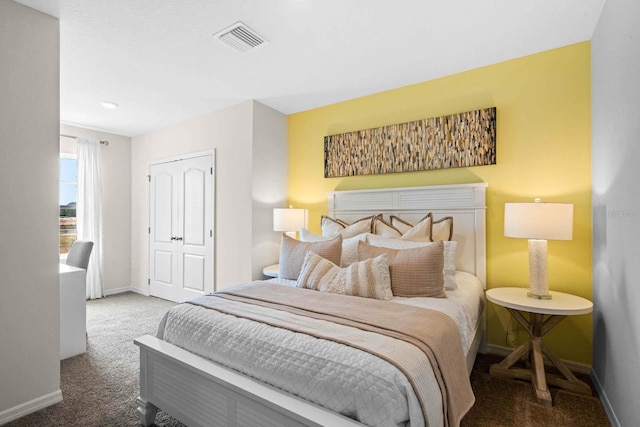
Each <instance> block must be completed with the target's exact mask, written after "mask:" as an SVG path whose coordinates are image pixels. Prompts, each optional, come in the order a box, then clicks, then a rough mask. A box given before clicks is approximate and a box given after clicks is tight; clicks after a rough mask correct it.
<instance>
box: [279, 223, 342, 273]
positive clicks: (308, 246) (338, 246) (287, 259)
mask: <svg viewBox="0 0 640 427" xmlns="http://www.w3.org/2000/svg"><path fill="white" fill-rule="evenodd" d="M309 251H312V252H314V253H316V254H318V255H320V256H321V257H323V258H326V259H328V260H329V261H331V262H333V263H334V264H339V263H340V257H341V256H342V236H340V235H338V236H336V237H335V238H333V239H331V240H327V241H324V242H301V241H300V240H296V239H293V238H291V237H289V236H287V235H286V234H283V235H282V242H281V244H280V269H279V272H278V276H279V277H280V278H281V279H290V280H297V279H298V276H299V275H300V269H301V268H302V264H303V263H304V256H305V255H306V253H307V252H309Z"/></svg>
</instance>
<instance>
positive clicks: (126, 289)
mask: <svg viewBox="0 0 640 427" xmlns="http://www.w3.org/2000/svg"><path fill="white" fill-rule="evenodd" d="M125 292H135V293H136V294H140V295H144V296H145V297H148V296H149V290H143V289H140V288H135V287H133V286H123V287H121V288H115V289H107V290H105V291H104V296H105V297H108V296H109V295H115V294H123V293H125Z"/></svg>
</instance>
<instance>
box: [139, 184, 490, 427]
mask: <svg viewBox="0 0 640 427" xmlns="http://www.w3.org/2000/svg"><path fill="white" fill-rule="evenodd" d="M485 188H486V184H461V185H448V186H430V187H412V188H397V189H383V190H354V191H335V192H331V193H329V194H328V215H329V216H330V217H332V218H341V219H342V220H344V221H346V222H350V221H356V220H357V219H360V218H363V217H366V216H367V215H372V214H375V215H378V214H382V215H383V216H384V217H387V218H389V217H390V216H395V217H397V218H402V219H403V220H405V221H406V222H407V223H416V222H418V221H420V220H421V219H422V218H423V217H424V215H425V212H431V213H432V214H433V215H434V217H435V218H439V217H451V218H453V221H454V228H453V240H454V241H456V242H457V250H456V255H455V264H456V270H458V271H457V272H456V279H457V280H458V281H460V283H461V284H462V283H465V282H469V283H471V284H469V285H468V286H467V285H464V286H463V285H461V287H460V288H459V289H457V290H456V291H451V292H450V291H447V298H446V299H444V300H445V301H446V304H449V305H450V306H451V307H450V308H445V309H444V311H445V312H446V311H447V310H453V311H451V312H448V313H446V314H447V315H448V316H450V317H454V318H455V317H456V316H457V317H465V315H464V313H466V311H465V310H463V311H462V312H459V313H458V314H456V313H455V306H456V301H457V300H458V299H460V300H461V301H462V300H464V299H465V298H466V301H473V300H474V299H475V300H476V303H475V304H476V308H475V309H474V310H475V312H476V314H475V315H474V316H471V317H473V319H472V320H470V323H469V322H468V323H467V324H466V326H465V327H460V331H461V332H460V333H461V335H460V336H461V338H460V340H461V343H460V346H461V347H462V349H463V352H464V355H463V356H462V357H463V363H462V365H463V366H462V368H460V369H461V370H464V368H465V367H466V372H465V374H468V373H469V372H470V371H471V368H472V367H473V362H474V360H475V356H476V354H477V352H478V351H479V350H480V351H483V349H484V333H485V328H484V325H485V313H484V300H483V292H482V291H483V289H484V288H485V280H486V262H485V246H486V232H485V209H486V206H485ZM473 283H475V285H474V284H473ZM294 284H295V281H291V280H289V281H287V280H284V279H272V280H270V281H268V282H266V283H265V284H258V285H260V289H264V288H265V286H270V288H269V289H270V293H273V294H274V295H276V296H277V295H278V294H279V292H280V291H282V292H288V291H285V289H284V288H287V287H291V286H292V285H294ZM243 286H245V285H241V286H239V287H238V288H240V289H239V290H237V291H236V290H235V289H236V288H232V290H231V291H230V294H233V295H232V296H231V297H229V298H232V299H233V298H240V297H239V296H238V295H236V294H235V293H236V292H238V293H242V292H245V291H244V290H243V289H244V288H243ZM251 286H252V284H248V285H247V289H248V290H247V292H253V290H252V289H253V288H252V287H251ZM474 287H475V289H474ZM276 291H277V292H276ZM299 291H305V290H299ZM309 292H315V291H309ZM315 294H324V293H322V292H315ZM315 294H314V295H315ZM465 294H466V296H465ZM283 295H286V294H283ZM309 295H311V294H309ZM469 295H470V297H469ZM242 297H243V298H244V297H246V295H244V296H242ZM250 297H251V298H253V296H250ZM332 297H333V296H332ZM351 298H356V297H351ZM394 298H395V300H396V301H395V302H399V303H400V305H407V306H412V305H418V306H427V307H428V306H429V304H430V303H431V301H432V300H435V298H402V297H394ZM283 299H286V296H284V297H283ZM334 299H335V298H334ZM338 299H339V298H338ZM343 299H344V297H343ZM358 299H360V300H364V299H366V298H358ZM401 300H404V301H401ZM200 303H202V301H200ZM203 304H204V303H203ZM216 304H217V303H216ZM220 304H236V302H232V303H227V302H220ZM446 304H445V305H446ZM470 304H471V305H473V304H474V303H473V302H471V303H470ZM221 307H222V310H223V315H224V310H226V309H227V307H226V306H221ZM201 308H202V307H200V304H199V303H198V301H196V302H193V303H192V304H187V306H185V305H183V308H181V310H184V311H185V312H186V311H190V312H191V311H196V310H198V311H197V313H200V314H197V315H196V316H201V317H208V316H214V320H213V322H214V323H213V324H214V325H215V322H219V321H220V319H221V318H220V317H215V316H219V315H220V314H219V313H217V312H215V311H214V313H211V314H210V312H211V311H213V310H208V309H206V314H201V313H203V312H202V311H201V310H200V309H201ZM202 310H205V309H202ZM256 310H257V309H256ZM259 310H267V308H260V309H259ZM403 310H404V309H403ZM423 311H424V310H423ZM467 311H468V310H467ZM460 313H462V314H460ZM266 315H268V316H272V314H271V312H269V313H268V314H266ZM287 316H296V314H293V315H287ZM172 318H175V319H180V318H181V317H180V316H178V315H174V316H173V317H172ZM290 319H291V318H290V317H285V318H283V319H281V320H277V321H281V322H284V323H283V325H286V322H289V321H290ZM323 321H325V320H314V322H323ZM207 322H209V321H207ZM306 322H307V321H306V320H305V326H304V327H307V323H306ZM456 322H457V323H458V324H459V325H460V324H462V323H464V322H463V321H462V323H461V322H458V321H457V320H456ZM204 323H206V322H203V324H204ZM176 324H177V325H179V326H178V327H177V329H180V327H182V328H183V329H187V330H190V329H191V326H190V325H191V324H185V325H181V324H180V323H176ZM276 326H277V325H276ZM208 327H211V328H213V329H210V330H209V331H206V329H205V332H202V331H200V332H199V333H200V334H202V333H204V334H205V335H206V336H209V335H211V336H213V335H214V334H215V333H216V330H215V327H212V326H208ZM345 327H348V326H345ZM162 328H163V326H162V325H161V330H162ZM272 329H275V328H272ZM285 329H286V328H285ZM463 329H465V330H464V331H463ZM278 333H283V332H281V331H280V332H278ZM287 333H291V334H296V333H299V332H295V331H288V332H287ZM171 334H172V333H171V332H167V333H166V335H164V336H163V338H166V339H160V338H158V337H154V336H144V337H140V338H138V339H136V340H135V344H136V345H138V346H139V347H140V396H139V398H138V414H139V417H140V422H141V424H143V425H145V426H150V425H152V424H153V422H154V420H155V415H156V412H157V410H158V408H161V409H162V410H164V411H165V412H167V413H169V414H170V415H172V416H174V417H175V418H177V419H179V420H180V421H182V422H184V423H185V424H187V425H189V426H200V425H202V426H205V425H229V426H235V425H238V426H240V425H243V426H244V425H247V426H248V425H255V426H269V425H274V426H276V425H278V426H280V425H287V426H289V425H307V426H318V425H325V426H355V425H363V424H361V423H360V422H358V421H356V420H354V419H351V418H349V417H347V416H345V415H341V414H340V413H339V412H336V411H333V410H329V409H327V408H325V407H324V406H327V405H325V404H324V403H323V406H321V404H319V403H314V402H312V401H311V400H307V399H306V398H302V397H300V395H302V396H304V393H299V390H296V389H295V388H293V389H291V390H290V391H283V390H282V389H281V388H278V387H275V386H273V385H271V384H273V381H271V378H266V379H265V378H262V377H261V376H260V375H257V374H256V373H255V372H248V373H247V374H243V373H240V372H238V371H237V370H234V369H230V368H229V365H233V362H234V359H236V358H237V359H238V360H237V363H238V364H239V365H238V366H243V365H242V364H244V363H245V361H242V360H240V358H241V357H242V356H243V352H242V351H240V352H239V353H237V354H235V355H233V356H232V357H231V358H230V359H229V360H226V361H224V364H221V363H216V362H213V361H212V360H209V359H208V358H205V357H202V356H201V355H199V354H200V353H201V351H200V349H199V348H198V347H197V341H198V340H197V339H196V344H195V347H193V348H192V347H189V345H193V344H184V343H183V342H182V341H181V340H182V338H181V336H180V334H173V336H172V335H171ZM311 335H312V334H311ZM160 336H162V335H160ZM277 337H278V338H277V340H280V339H282V337H281V336H279V335H277ZM196 338H197V337H196ZM309 339H310V340H315V341H320V340H317V339H316V338H309ZM269 340H271V341H276V339H268V338H267V339H265V341H266V342H269ZM169 341H172V342H173V343H171V342H169ZM176 344H178V345H176ZM333 345H340V344H335V343H334V344H333ZM342 347H346V346H342ZM185 348H189V350H190V351H189V350H185ZM239 348H241V347H240V346H239ZM266 351H269V350H268V349H267V350H266ZM348 351H359V350H357V349H355V350H354V349H351V350H348ZM323 352H325V353H327V352H328V353H334V352H335V350H334V349H333V347H331V349H330V350H322V351H319V350H312V351H311V350H310V353H309V354H316V353H323ZM244 353H248V352H244ZM227 356H228V355H227ZM307 356H308V355H307ZM307 356H305V357H307ZM228 357H229V356H228ZM332 357H333V356H332ZM345 357H347V356H345ZM349 357H351V356H349ZM367 357H372V358H374V359H375V358H376V356H373V355H368V356H367ZM372 360H373V359H372ZM249 363H250V362H249ZM261 363H262V362H261ZM367 363H369V362H367ZM371 363H372V364H373V363H377V362H375V361H373V362H371ZM383 363H386V362H384V361H383ZM291 364H295V363H291ZM265 365H266V366H268V363H267V364H265ZM281 365H287V363H283V362H282V361H279V362H278V364H277V365H274V366H281ZM381 366H382V365H381ZM236 368H237V366H236ZM256 369H260V367H259V366H258V367H256ZM385 369H386V368H385ZM256 372H258V373H259V371H256ZM325 372H326V371H325ZM403 372H404V371H403ZM434 372H435V370H434ZM389 375H391V374H389ZM391 376H392V375H391ZM256 378H261V380H258V379H256ZM394 378H395V377H394ZM299 380H300V381H299V382H301V383H303V384H305V381H312V380H313V378H311V379H308V380H307V379H304V378H303V376H302V374H300V378H299ZM428 381H431V380H428ZM270 383H271V384H270ZM412 384H413V382H412ZM427 384H428V383H427ZM343 386H344V385H343ZM426 388H428V387H426ZM375 393H377V391H376V392H375ZM329 394H335V396H339V391H331V392H329ZM410 394H411V393H407V395H410ZM335 396H334V397H335ZM434 396H435V394H434ZM305 397H306V396H305ZM375 397H376V396H375V394H374V396H373V398H375ZM436 397H437V396H436ZM436 397H434V398H433V399H428V400H433V402H436V403H433V402H430V403H429V404H428V405H442V404H443V403H442V401H445V402H447V399H446V398H444V397H440V401H441V403H437V402H438V399H437V398H436ZM412 399H413V398H412V397H411V396H409V397H408V398H407V400H408V401H409V403H408V404H407V405H408V407H409V409H408V411H409V412H411V411H413V413H415V412H416V409H415V408H416V403H415V402H413V403H412ZM312 400H313V399H312ZM334 400H337V401H338V402H339V401H340V399H335V398H334ZM423 400H424V399H421V400H420V403H421V404H422V405H424V403H422V402H423ZM375 405H376V404H374V406H375ZM412 405H413V406H412ZM329 407H331V406H330V405H329ZM412 407H413V409H411V408H412ZM423 409H424V408H423ZM430 411H431V410H430ZM436 412H437V411H436ZM363 413H365V412H363ZM347 414H349V415H351V416H353V414H350V413H349V411H347ZM421 414H422V412H421ZM424 414H427V412H424ZM434 417H435V418H434ZM365 418H366V417H365ZM445 418H446V415H445ZM410 420H413V421H411V422H410V425H424V424H429V425H431V426H435V425H440V424H442V425H444V424H445V422H444V421H443V420H442V419H439V418H438V417H437V416H433V415H425V419H422V420H421V419H420V418H419V417H415V418H411V419H410ZM363 422H365V421H363ZM385 422H386V421H385ZM381 425H382V424H381Z"/></svg>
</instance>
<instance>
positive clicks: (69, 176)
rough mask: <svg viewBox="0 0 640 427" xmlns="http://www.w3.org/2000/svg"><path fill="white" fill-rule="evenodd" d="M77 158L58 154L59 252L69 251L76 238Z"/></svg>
mask: <svg viewBox="0 0 640 427" xmlns="http://www.w3.org/2000/svg"><path fill="white" fill-rule="evenodd" d="M77 182H78V160H77V159H76V158H75V156H70V155H66V154H63V155H61V156H60V253H61V254H66V253H67V252H69V248H70V247H71V244H72V243H73V242H74V241H75V240H76V238H77V231H76V201H77V194H78V192H77Z"/></svg>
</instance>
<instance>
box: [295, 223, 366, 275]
mask: <svg viewBox="0 0 640 427" xmlns="http://www.w3.org/2000/svg"><path fill="white" fill-rule="evenodd" d="M368 235H370V233H362V234H358V235H356V236H353V237H349V238H348V239H345V238H343V239H342V256H341V257H340V266H341V267H348V266H349V265H351V264H353V263H354V262H357V261H358V242H359V241H363V242H364V241H366V239H367V236H368ZM331 239H332V237H324V236H318V235H317V234H314V233H312V232H311V231H309V230H307V229H306V228H301V229H300V240H301V241H303V242H326V241H327V240H331Z"/></svg>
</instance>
